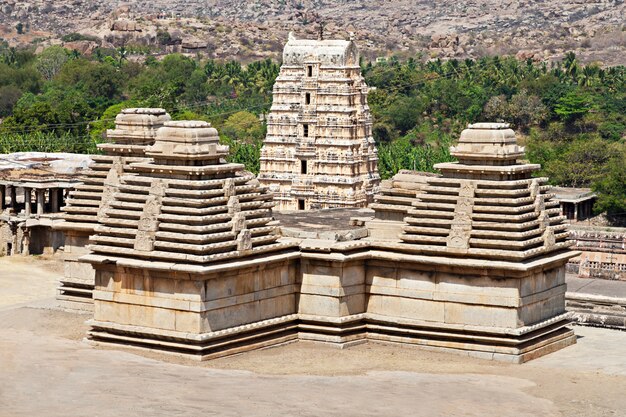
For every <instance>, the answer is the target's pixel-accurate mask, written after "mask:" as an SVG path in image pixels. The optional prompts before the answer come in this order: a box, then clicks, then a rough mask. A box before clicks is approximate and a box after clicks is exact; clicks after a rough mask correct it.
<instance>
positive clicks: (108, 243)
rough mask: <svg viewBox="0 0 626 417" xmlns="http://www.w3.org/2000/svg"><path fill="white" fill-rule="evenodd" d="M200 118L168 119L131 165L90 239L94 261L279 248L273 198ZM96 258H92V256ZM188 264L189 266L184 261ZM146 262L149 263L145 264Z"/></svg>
mask: <svg viewBox="0 0 626 417" xmlns="http://www.w3.org/2000/svg"><path fill="white" fill-rule="evenodd" d="M218 140H219V137H218V134H217V130H215V129H214V128H212V127H211V125H210V124H209V123H206V122H201V121H181V122H166V123H165V124H164V126H163V127H162V128H160V129H159V130H158V131H157V136H156V140H155V143H154V145H152V146H150V147H148V148H147V149H146V155H147V156H151V157H153V160H149V161H141V162H136V163H133V164H131V166H130V168H131V170H132V172H133V174H132V175H125V176H123V177H122V181H121V184H120V186H119V189H118V191H117V192H116V193H115V195H114V198H113V201H111V203H110V204H109V209H108V210H106V212H105V216H104V217H103V218H101V219H100V224H99V225H98V226H97V227H96V229H95V230H96V233H97V234H96V235H95V236H93V237H92V238H91V241H92V243H93V244H92V245H91V246H90V249H91V250H92V252H93V253H94V254H95V256H96V258H93V256H94V255H91V259H92V260H93V259H97V260H99V261H115V260H120V259H131V260H132V259H134V260H143V261H156V262H158V263H159V264H160V267H162V265H163V263H164V262H170V263H172V264H179V266H181V265H182V266H181V268H182V269H183V270H184V268H186V267H193V266H194V265H195V266H202V265H205V264H208V263H212V262H216V261H221V260H225V259H232V258H239V257H246V256H249V255H252V254H258V253H263V252H271V251H277V250H281V249H284V248H287V247H290V246H292V245H291V244H283V243H277V240H278V238H279V236H278V234H277V232H276V225H275V223H276V222H275V221H274V220H273V218H272V215H271V207H272V205H273V203H272V197H271V195H270V194H269V193H268V192H267V191H266V190H265V189H263V188H261V187H260V186H259V185H258V183H257V182H256V179H254V176H253V175H251V174H249V173H246V172H242V171H243V165H241V164H233V163H227V162H225V161H224V160H223V159H221V157H222V156H225V155H226V154H227V153H228V147H227V146H222V145H219V143H218ZM97 260H96V261H97ZM185 265H186V266H185ZM146 267H149V264H146Z"/></svg>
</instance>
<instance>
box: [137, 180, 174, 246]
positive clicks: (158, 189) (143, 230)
mask: <svg viewBox="0 0 626 417" xmlns="http://www.w3.org/2000/svg"><path fill="white" fill-rule="evenodd" d="M166 186H167V185H166V184H165V183H164V182H163V180H155V181H154V182H153V183H152V186H151V188H150V194H149V195H148V198H147V199H146V204H145V205H144V207H143V211H142V212H141V217H140V218H139V224H138V226H137V235H136V237H135V246H134V248H135V250H139V251H152V250H154V241H155V235H156V232H157V230H158V229H159V219H158V218H159V215H160V214H161V200H162V199H163V196H164V195H165V189H166Z"/></svg>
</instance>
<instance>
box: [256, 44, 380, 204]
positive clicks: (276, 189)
mask: <svg viewBox="0 0 626 417" xmlns="http://www.w3.org/2000/svg"><path fill="white" fill-rule="evenodd" d="M367 92H368V87H367V85H366V84H365V80H364V79H363V77H362V76H361V68H360V67H359V54H358V51H357V49H356V45H355V43H354V42H353V40H352V39H350V40H348V41H346V40H308V39H296V38H295V37H294V36H293V35H292V34H290V35H289V41H288V42H287V45H285V49H284V51H283V64H282V66H281V69H280V74H279V76H278V78H277V79H276V84H274V91H273V103H272V108H271V111H270V114H269V116H268V118H267V136H266V138H265V142H264V145H263V148H262V149H261V170H260V174H259V181H260V183H261V184H262V185H264V186H266V187H268V188H269V190H270V191H271V192H272V193H273V194H274V200H275V201H276V205H277V207H276V208H277V209H278V210H306V209H317V208H333V207H365V206H367V204H368V203H369V202H371V201H372V200H373V195H374V193H375V192H376V190H377V188H378V184H379V181H380V176H379V175H378V163H377V161H378V154H377V151H376V147H375V144H374V139H373V137H372V118H371V115H370V112H369V107H368V105H367Z"/></svg>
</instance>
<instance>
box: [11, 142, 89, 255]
mask: <svg viewBox="0 0 626 417" xmlns="http://www.w3.org/2000/svg"><path fill="white" fill-rule="evenodd" d="M69 159H72V160H69ZM86 161H89V158H88V157H87V156H78V157H76V156H75V155H69V154H58V153H46V154H43V153H37V152H31V153H24V154H11V155H7V156H3V157H0V256H10V255H37V254H38V255H41V254H46V255H50V254H53V253H54V252H55V251H56V250H57V249H59V248H60V247H62V246H63V242H64V240H63V234H62V233H59V232H57V231H55V230H54V229H53V225H54V224H56V223H58V222H59V221H60V220H61V213H60V208H61V206H62V205H63V203H64V201H65V198H66V196H67V193H68V192H69V190H70V189H72V188H73V187H74V186H75V185H76V184H78V179H77V172H78V171H80V170H81V166H83V165H86Z"/></svg>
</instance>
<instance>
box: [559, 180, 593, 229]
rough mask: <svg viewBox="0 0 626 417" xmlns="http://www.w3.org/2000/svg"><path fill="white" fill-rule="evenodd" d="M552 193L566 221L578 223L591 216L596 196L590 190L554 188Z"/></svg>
mask: <svg viewBox="0 0 626 417" xmlns="http://www.w3.org/2000/svg"><path fill="white" fill-rule="evenodd" d="M552 192H553V193H554V199H555V200H556V201H558V202H559V204H560V205H561V212H562V213H563V215H564V216H565V217H567V219H568V220H573V221H579V220H585V219H588V218H589V217H592V216H593V204H594V203H595V201H596V199H597V198H598V196H597V195H596V194H595V193H594V192H593V191H591V189H589V188H570V187H554V188H553V189H552Z"/></svg>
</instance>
